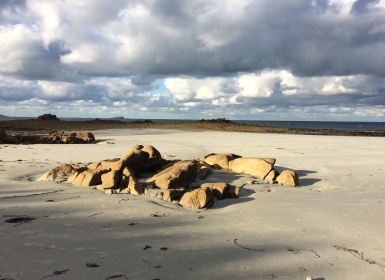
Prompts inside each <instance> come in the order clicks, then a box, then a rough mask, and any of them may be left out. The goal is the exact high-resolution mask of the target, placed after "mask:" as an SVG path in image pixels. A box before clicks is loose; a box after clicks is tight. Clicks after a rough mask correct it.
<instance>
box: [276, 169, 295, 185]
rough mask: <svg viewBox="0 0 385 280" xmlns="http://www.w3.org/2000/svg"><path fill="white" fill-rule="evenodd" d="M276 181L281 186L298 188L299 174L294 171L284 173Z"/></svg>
mask: <svg viewBox="0 0 385 280" xmlns="http://www.w3.org/2000/svg"><path fill="white" fill-rule="evenodd" d="M276 180H277V182H278V184H280V185H286V186H291V187H297V186H298V181H299V179H298V175H297V173H296V172H295V171H293V170H284V171H282V172H281V173H280V174H279V175H278V177H277V179H276Z"/></svg>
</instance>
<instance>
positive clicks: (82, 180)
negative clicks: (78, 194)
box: [67, 169, 107, 187]
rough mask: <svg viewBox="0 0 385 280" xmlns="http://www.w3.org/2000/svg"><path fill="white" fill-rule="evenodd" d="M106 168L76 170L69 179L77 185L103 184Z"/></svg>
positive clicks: (69, 181)
mask: <svg viewBox="0 0 385 280" xmlns="http://www.w3.org/2000/svg"><path fill="white" fill-rule="evenodd" d="M104 173H107V172H106V171H105V170H96V169H86V170H84V171H82V172H78V171H77V172H74V173H73V174H72V175H71V176H70V177H69V178H68V180H67V182H68V183H72V184H73V185H76V186H83V187H90V186H95V185H100V184H102V175H103V174H104Z"/></svg>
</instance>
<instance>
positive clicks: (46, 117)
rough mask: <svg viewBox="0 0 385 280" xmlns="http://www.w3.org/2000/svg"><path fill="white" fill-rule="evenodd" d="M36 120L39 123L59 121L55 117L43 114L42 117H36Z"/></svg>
mask: <svg viewBox="0 0 385 280" xmlns="http://www.w3.org/2000/svg"><path fill="white" fill-rule="evenodd" d="M37 119H38V120H39V121H60V120H59V119H58V118H57V117H56V115H52V114H44V115H41V116H38V117H37Z"/></svg>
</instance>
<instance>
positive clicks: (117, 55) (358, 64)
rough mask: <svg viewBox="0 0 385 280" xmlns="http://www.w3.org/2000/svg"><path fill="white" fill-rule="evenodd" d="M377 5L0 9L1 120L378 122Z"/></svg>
mask: <svg viewBox="0 0 385 280" xmlns="http://www.w3.org/2000/svg"><path fill="white" fill-rule="evenodd" d="M384 18H385V0H312V1H311V0H295V1H294V0H287V1H279V0H272V1H263V0H239V1H232V0H205V1H204V0H189V1H179V0H141V1H139V0H129V1H126V0H111V1H105V0H95V1H88V0H67V1H49V0H28V1H26V0H2V1H0V41H1V42H2V44H1V45H0V114H3V115H8V116H32V117H33V116H38V115H41V114H44V113H52V114H56V115H58V116H60V117H69V116H71V117H95V118H96V117H115V116H124V117H126V118H172V119H200V118H218V117H225V118H228V119H254V120H287V119H290V120H335V121H349V120H351V121H384V120H385V52H384V49H385V20H384Z"/></svg>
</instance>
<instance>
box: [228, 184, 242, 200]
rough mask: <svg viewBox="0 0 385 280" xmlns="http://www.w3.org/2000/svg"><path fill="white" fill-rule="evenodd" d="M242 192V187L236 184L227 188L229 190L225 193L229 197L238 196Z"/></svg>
mask: <svg viewBox="0 0 385 280" xmlns="http://www.w3.org/2000/svg"><path fill="white" fill-rule="evenodd" d="M240 192H241V188H240V187H236V186H233V185H230V186H229V188H228V190H227V192H226V193H225V197H228V198H238V197H239V193H240Z"/></svg>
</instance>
